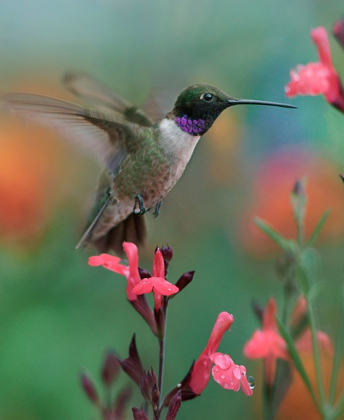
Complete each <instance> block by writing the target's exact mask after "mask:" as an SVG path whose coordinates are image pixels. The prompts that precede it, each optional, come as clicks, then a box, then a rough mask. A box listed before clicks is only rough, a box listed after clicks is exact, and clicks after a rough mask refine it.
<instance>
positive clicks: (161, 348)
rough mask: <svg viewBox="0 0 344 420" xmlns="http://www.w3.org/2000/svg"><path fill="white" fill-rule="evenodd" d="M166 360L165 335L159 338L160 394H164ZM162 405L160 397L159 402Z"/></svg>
mask: <svg viewBox="0 0 344 420" xmlns="http://www.w3.org/2000/svg"><path fill="white" fill-rule="evenodd" d="M164 361H165V336H164V337H163V338H162V339H161V340H159V377H158V388H159V392H160V395H162V385H163V376H164ZM158 405H160V398H159V404H158Z"/></svg>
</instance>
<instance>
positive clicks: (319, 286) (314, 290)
mask: <svg viewBox="0 0 344 420" xmlns="http://www.w3.org/2000/svg"><path fill="white" fill-rule="evenodd" d="M324 287H325V283H324V282H322V281H321V282H320V281H319V282H318V283H316V284H314V285H313V286H312V287H311V288H310V289H309V291H308V295H307V298H308V300H309V301H310V302H312V301H313V300H314V299H316V298H317V296H319V295H320V294H321V292H322V291H323V289H324Z"/></svg>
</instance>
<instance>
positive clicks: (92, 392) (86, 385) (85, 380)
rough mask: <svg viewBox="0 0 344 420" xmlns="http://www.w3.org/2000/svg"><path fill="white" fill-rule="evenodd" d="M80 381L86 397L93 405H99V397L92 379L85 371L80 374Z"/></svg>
mask: <svg viewBox="0 0 344 420" xmlns="http://www.w3.org/2000/svg"><path fill="white" fill-rule="evenodd" d="M80 382H81V386H82V388H83V390H84V391H85V394H86V395H87V397H88V399H89V400H90V401H91V402H92V403H93V404H95V405H99V397H98V394H97V391H96V388H95V386H94V383H93V380H92V379H91V377H90V376H89V375H87V374H86V373H85V372H83V373H81V375H80Z"/></svg>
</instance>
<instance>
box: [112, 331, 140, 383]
mask: <svg viewBox="0 0 344 420" xmlns="http://www.w3.org/2000/svg"><path fill="white" fill-rule="evenodd" d="M118 362H119V364H120V365H121V367H122V369H123V370H124V372H125V373H127V374H128V375H129V376H130V378H131V379H132V380H133V381H135V382H136V383H137V384H138V385H140V378H141V377H142V376H143V375H144V369H143V366H142V362H141V359H140V356H139V353H138V351H137V347H136V341H135V334H134V335H133V338H132V339H131V342H130V345H129V357H127V358H126V359H123V360H119V359H118Z"/></svg>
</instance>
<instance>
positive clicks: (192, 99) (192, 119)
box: [172, 84, 296, 136]
mask: <svg viewBox="0 0 344 420" xmlns="http://www.w3.org/2000/svg"><path fill="white" fill-rule="evenodd" d="M233 105H270V106H279V107H284V108H296V107H295V106H293V105H288V104H281V103H277V102H266V101H255V100H251V99H236V98H232V97H230V96H228V95H227V94H226V93H225V92H223V91H222V90H220V89H218V88H217V87H215V86H212V85H208V84H198V85H192V86H189V87H187V88H186V89H184V90H183V91H182V92H181V94H180V95H179V96H178V98H177V101H176V103H175V104H174V108H173V111H172V115H173V116H174V118H175V122H176V124H177V125H178V126H179V127H180V128H181V129H182V130H183V131H186V132H188V133H189V134H191V135H194V136H200V135H203V134H205V133H206V132H207V131H208V130H209V128H210V127H211V126H212V125H213V123H214V121H215V120H216V118H217V117H218V116H219V115H220V114H221V112H222V111H223V110H224V109H226V108H229V107H230V106H233Z"/></svg>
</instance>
